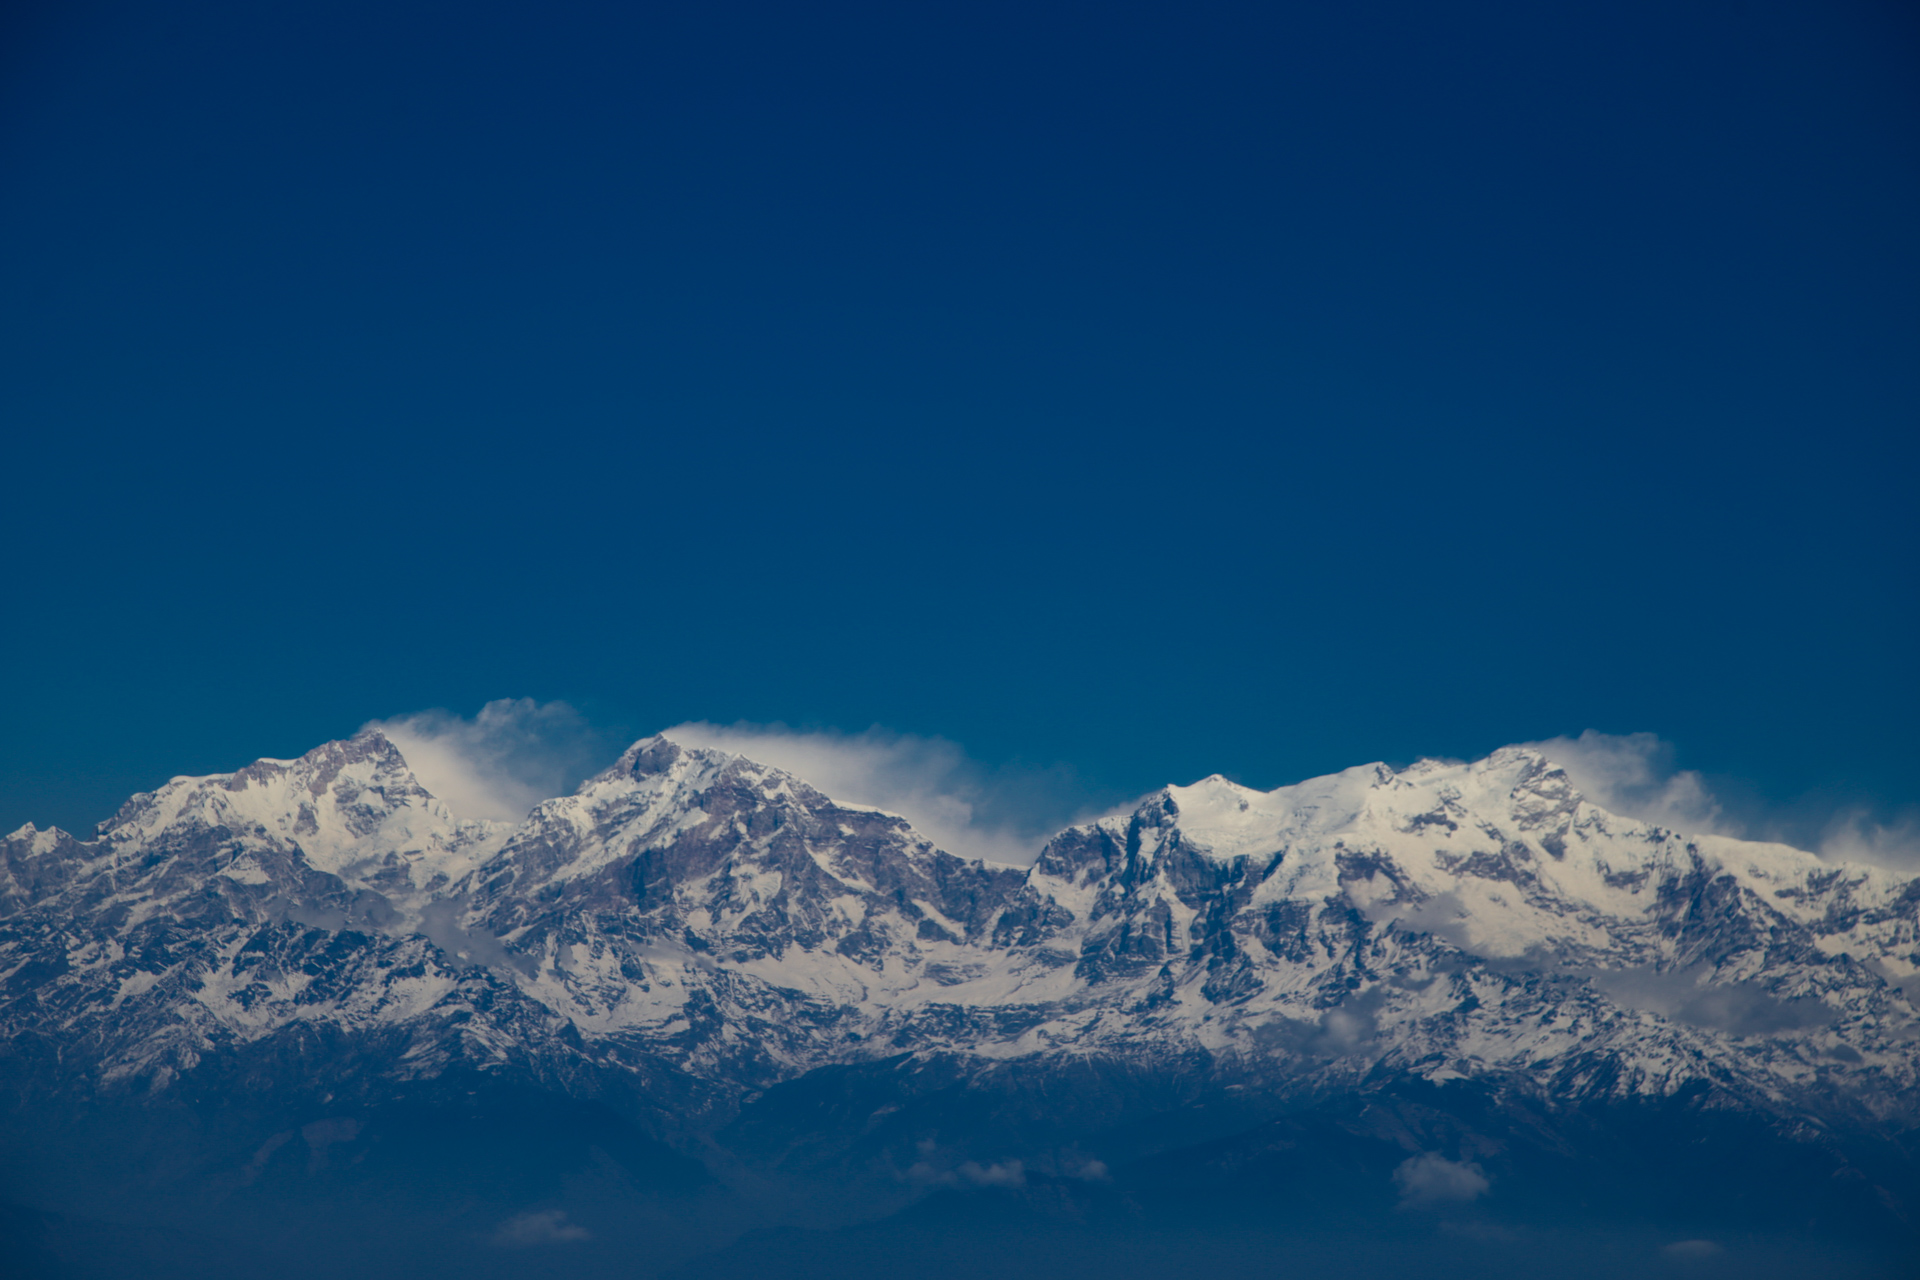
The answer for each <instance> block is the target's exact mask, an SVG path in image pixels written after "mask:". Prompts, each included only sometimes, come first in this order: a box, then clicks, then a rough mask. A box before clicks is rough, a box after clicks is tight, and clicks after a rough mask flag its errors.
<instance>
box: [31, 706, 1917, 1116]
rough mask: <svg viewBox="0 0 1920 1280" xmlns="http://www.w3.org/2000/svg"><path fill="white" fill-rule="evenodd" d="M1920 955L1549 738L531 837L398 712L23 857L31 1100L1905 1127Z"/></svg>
mask: <svg viewBox="0 0 1920 1280" xmlns="http://www.w3.org/2000/svg"><path fill="white" fill-rule="evenodd" d="M1917 973H1920V881H1907V880H1902V879H1901V878H1900V877H1897V876H1894V875H1891V874H1889V873H1887V872H1884V871H1881V870H1877V869H1873V868H1866V867H1849V866H1839V865H1833V864H1828V863H1825V862H1822V861H1820V860H1819V859H1817V858H1815V857H1813V856H1812V855H1810V854H1806V853H1802V852H1800V851H1797V850H1792V849H1789V848H1785V847H1783V846H1777V845H1762V844H1751V843H1745V842H1739V841H1733V840H1727V839H1722V838H1717V837H1705V836H1701V837H1688V836H1686V835H1683V834H1681V833H1677V832H1673V831H1669V830H1666V829H1664V828H1660V827H1656V826H1651V825H1648V824H1645V823H1641V822H1637V821H1633V820H1630V819H1626V818H1622V817H1620V816H1618V815H1615V814H1611V813H1608V812H1606V811H1605V810H1602V809H1600V808H1597V807H1595V806H1594V805H1592V804H1591V803H1589V802H1588V801H1587V800H1585V799H1584V798H1583V797H1581V796H1580V795H1579V794H1578V792H1577V791H1576V790H1575V789H1574V788H1573V786H1572V784H1571V783H1570V781H1569V780H1568V778H1567V776H1566V775H1565V774H1564V773H1563V772H1562V771H1561V770H1559V769H1558V768H1556V767H1555V766H1554V765H1553V764H1552V763H1551V761H1549V760H1547V759H1546V758H1545V757H1543V756H1541V755H1540V754H1539V753H1538V752H1535V751H1531V750H1528V749H1522V748H1507V749H1504V750H1502V751H1499V752H1496V753H1494V754H1493V755H1492V756H1489V757H1488V758H1486V759H1485V760H1481V761H1477V762H1473V763H1470V764H1453V763H1444V762H1434V761H1423V762H1420V763H1418V764H1415V765H1413V766H1411V767H1409V768H1407V769H1404V770H1399V771H1395V770H1392V769H1388V768H1386V767H1384V766H1380V765H1369V766H1363V767H1361V768H1357V769H1350V770H1347V771H1345V772H1342V773H1339V774H1335V775H1332V776H1330V777H1326V778H1320V779H1314V780H1311V781H1308V782H1303V783H1300V784H1298V785H1296V786H1292V787H1283V788H1280V789H1278V790H1275V791H1272V792H1257V791H1253V790H1251V789H1248V788H1244V787H1239V786H1237V785H1236V784H1234V783H1231V782H1229V781H1227V780H1225V779H1223V778H1219V777H1213V778H1208V779H1204V780H1202V781H1201V782H1198V783H1195V784H1194V785H1192V786H1189V787H1180V786H1171V787H1167V788H1164V789H1162V790H1161V791H1159V792H1156V793H1154V794H1152V795H1150V796H1148V797H1146V798H1145V799H1144V800H1142V801H1141V802H1139V803H1138V804H1137V805H1136V806H1134V807H1133V808H1132V809H1131V811H1129V812H1127V813H1124V814H1120V815H1117V816H1114V817H1109V818H1105V819H1102V820H1100V821H1098V822H1094V823H1090V824H1086V825H1082V826H1076V827H1072V828H1070V829H1068V830H1066V831H1063V832H1061V833H1060V834H1059V835H1057V836H1056V837H1054V838H1053V839H1052V840H1051V841H1050V842H1049V843H1048V844H1047V845H1046V847H1045V849H1044V850H1043V851H1042V852H1041V854H1040V856H1039V858H1038V860H1037V861H1036V862H1035V863H1034V864H1033V866H1032V867H1030V868H1018V867H1007V866H997V865H992V864H987V863H982V862H972V861H967V860H964V859H961V858H957V857H954V856H953V855H951V854H948V853H946V852H943V851H941V850H939V849H937V848H935V847H934V846H933V845H932V844H930V843H929V842H928V841H927V840H925V839H924V838H922V837H921V836H920V835H919V834H918V833H916V832H915V831H914V830H913V829H912V827H911V826H910V825H909V824H908V823H907V822H906V821H905V820H903V819H901V818H898V817H895V816H893V815H889V814H884V813H880V812H876V811H873V810H870V809H865V808H861V807H857V806H850V805H843V804H838V803H836V802H834V801H833V800H832V799H830V798H829V797H827V796H825V795H823V794H821V793H820V792H819V791H818V790H816V789H814V788H813V787H811V786H809V785H808V784H806V783H805V782H803V781H801V780H800V779H798V778H796V777H794V776H792V775H791V774H787V773H783V772H781V771H779V770H776V769H771V768H768V767H765V766H762V765H759V764H756V763H754V762H752V761H750V760H747V759H744V758H742V757H739V756H733V755H729V754H726V753H724V752H718V751H711V750H702V749H694V748H689V747H686V746H682V745H680V744H678V743H675V742H673V741H671V740H670V739H667V738H665V737H654V738H649V739H645V740H643V741H641V742H639V743H636V744H635V745H634V746H633V747H632V748H630V749H629V750H628V751H627V752H625V753H624V754H623V755H622V756H621V758H620V759H619V760H618V761H617V762H616V763H615V764H614V765H613V766H612V767H611V768H609V769H608V770H606V771H605V772H603V773H602V774H600V775H598V776H597V777H595V778H592V779H590V780H589V781H587V782H586V783H585V784H583V785H582V786H581V787H580V788H579V789H578V791H576V792H575V793H574V794H573V795H571V796H566V797H561V798H557V799H554V800H549V801H546V802H544V803H542V804H540V805H539V806H537V807H536V808H535V809H534V810H533V811H532V812H531V813H530V814H529V815H528V817H527V819H526V820H525V821H524V822H522V823H520V824H517V825H509V824H500V823H490V822H463V821H459V820H457V819H456V818H455V816H454V815H453V814H452V813H451V812H450V811H449V810H448V809H447V807H446V806H445V805H444V804H443V803H441V802H440V801H439V800H437V799H436V798H434V797H433V796H432V795H430V794H429V793H428V792H427V791H426V789H425V788H423V787H422V786H421V785H420V783H419V782H418V780H417V779H416V778H415V777H414V776H413V774H412V772H411V771H410V770H409V769H408V767H407V765H406V762H405V760H404V758H403V756H402V755H401V753H400V751H399V750H398V748H396V747H395V746H394V744H393V743H392V742H390V741H388V740H387V739H386V738H384V737H382V736H381V735H379V734H378V733H374V732H369V733H364V734H362V735H360V736H358V737H356V738H353V739H350V740H347V741H344V742H336V743H329V744H327V745H325V746H323V747H320V748H318V749H316V750H315V751H312V752H309V753H308V754H307V755H305V756H303V757H301V758H300V759H298V760H293V761H271V760H263V761H260V762H258V763H256V764H254V765H252V766H249V767H248V768H247V769H243V770H241V771H239V772H237V773H234V774H231V775H222V776H217V777H211V778H199V779H176V780H174V781H173V782H171V783H169V784H168V785H167V786H165V787H162V788H160V789H159V790H158V791H155V792H153V793H151V794H147V795H141V796H136V797H134V798H133V799H132V800H130V801H129V802H128V803H127V805H126V806H124V807H123V808H122V809H121V811H120V812H119V813H118V814H116V815H115V816H114V817H113V818H112V819H110V820H109V821H108V822H106V823H103V824H102V826H101V828H100V831H99V833H98V834H97V835H96V837H95V838H94V839H92V840H87V841H82V840H78V839H76V838H74V837H73V836H71V835H69V834H67V833H65V832H60V831H39V830H36V829H35V828H33V827H31V826H29V827H23V828H22V829H21V830H19V831H16V832H14V833H12V834H11V835H9V836H7V837H5V838H4V840H0V1032H4V1036H5V1039H6V1040H7V1041H8V1042H9V1043H10V1044H11V1045H12V1046H13V1048H12V1049H11V1051H10V1052H11V1055H12V1057H13V1058H14V1067H13V1070H12V1073H11V1075H12V1079H13V1081H14V1087H15V1089H16V1091H17V1092H19V1093H20V1094H21V1096H26V1095H29V1094H32V1093H33V1092H34V1091H35V1090H42V1091H44V1090H47V1089H53V1090H56V1091H59V1092H62V1093H66V1094H73V1093H75V1091H80V1092H87V1091H95V1092H101V1093H105V1094H114V1095H123V1096H124V1095H136V1094H138V1095H145V1096H151V1097H163V1096H166V1095H167V1094H168V1093H169V1092H170V1091H173V1090H176V1089H178V1088H180V1087H182V1084H183V1082H186V1081H190V1080H191V1079H192V1078H193V1077H194V1075H195V1073H196V1072H199V1071H202V1070H203V1069H204V1066H205V1064H207V1063H209V1061H218V1060H220V1059H222V1057H223V1056H231V1055H233V1054H235V1053H238V1052H242V1051H248V1050H250V1049H257V1048H258V1047H259V1046H262V1045H268V1044H272V1043H275V1042H276V1041H277V1040H280V1039H284V1038H286V1037H289V1036H296V1035H313V1034H317V1033H319V1032H322V1031H324V1032H325V1033H326V1034H328V1035H332V1036H336V1037H343V1038H345V1039H346V1040H350V1041H352V1040H356V1038H357V1040H358V1041H359V1042H364V1043H366V1044H368V1045H375V1044H377V1046H378V1049H377V1051H375V1052H371V1053H369V1054H363V1055H362V1061H363V1066H362V1068H361V1069H362V1070H364V1071H366V1072H369V1073H373V1074H377V1075H379V1076H381V1077H383V1078H386V1079H388V1080H391V1081H394V1082H400V1083H404V1082H406V1081H409V1080H412V1081H418V1080H424V1079H431V1078H434V1077H436V1076H438V1075H440V1074H442V1073H444V1072H446V1071H448V1070H450V1069H452V1068H453V1067H455V1066H456V1065H457V1066H461V1067H465V1068H470V1069H472V1070H475V1071H480V1072H494V1073H498V1074H502V1075H516V1076H523V1077H525V1078H527V1079H529V1080H534V1081H539V1082H543V1083H544V1084H548V1085H554V1084H558V1085H559V1086H560V1087H563V1088H566V1087H573V1085H572V1084H569V1083H568V1082H576V1083H577V1082H579V1081H581V1080H585V1079H588V1078H601V1079H604V1078H607V1077H609V1076H616V1077H617V1076H621V1075H622V1074H623V1073H624V1074H626V1075H629V1076H633V1075H638V1076H646V1075H647V1073H649V1072H657V1071H662V1070H665V1071H670V1072H674V1073H679V1074H681V1075H683V1076H685V1077H686V1078H688V1079H691V1080H694V1081H698V1082H700V1083H701V1086H702V1087H703V1088H707V1089H710V1090H712V1091H714V1093H715V1095H716V1096H740V1095H743V1094H745V1093H748V1092H751V1091H755V1090H761V1089H765V1088H767V1087H769V1086H772V1085H775V1084H778V1083H779V1082H781V1081H784V1080H792V1079H795V1078H797V1077H800V1076H802V1075H805V1074H806V1073H807V1072H809V1071H812V1070H816V1069H819V1068H822V1067H826V1066H832V1065H835V1064H860V1063H870V1062H877V1061H883V1060H887V1059H891V1058H896V1057H899V1056H901V1055H908V1056H909V1057H912V1058H916V1059H927V1058H933V1057H947V1058H958V1059H962V1060H967V1061H975V1062H980V1063H1016V1062H1017V1063H1026V1064H1045V1063H1048V1062H1058V1063H1062V1064H1068V1063H1084V1062H1089V1061H1108V1062H1116V1063H1130V1064H1137V1065H1141V1066H1144V1067H1156V1068H1159V1067H1164V1068H1169V1069H1172V1068H1177V1069H1179V1070H1185V1071H1198V1072H1203V1073H1208V1074H1210V1075H1211V1076H1213V1077H1214V1078H1217V1079H1219V1080H1221V1081H1226V1080H1229V1079H1231V1080H1233V1081H1237V1082H1240V1083H1238V1084H1236V1085H1234V1086H1232V1087H1243V1088H1244V1087H1253V1088H1258V1089H1265V1090H1271V1091H1278V1092H1285V1091H1301V1092H1312V1091H1322V1092H1324V1091H1326V1090H1330V1089H1339V1088H1344V1087H1351V1086H1354V1085H1356V1084H1359V1083H1360V1082H1364V1081H1368V1080H1379V1079H1381V1078H1383V1077H1388V1076H1392V1077H1402V1078H1407V1079H1412V1080H1420V1081H1426V1082H1430V1083H1436V1084H1439V1083H1445V1082H1447V1081H1453V1080H1470V1081H1478V1082H1482V1083H1485V1084H1487V1085H1488V1086H1489V1087H1492V1088H1497V1089H1501V1090H1507V1091H1511V1092H1514V1093H1515V1094H1517V1095H1524V1096H1526V1097H1528V1098H1533V1099H1539V1100H1543V1101H1545V1102H1547V1103H1550V1104H1565V1105H1574V1104H1579V1103H1582V1102H1584V1101H1590V1100H1594V1099H1606V1098H1616V1099H1618V1098H1635V1097H1645V1098H1659V1097H1665V1096H1671V1095H1674V1094H1676V1093H1678V1092H1680V1091H1683V1090H1688V1089H1701V1088H1705V1089H1708V1090H1710V1091H1711V1092H1712V1093H1713V1095H1714V1096H1716V1097H1719V1098H1721V1099H1723V1100H1724V1101H1725V1103H1726V1104H1727V1105H1735V1106H1742V1107H1747V1108H1751V1109H1754V1110H1756V1111H1762V1112H1766V1113H1769V1114H1774V1115H1777V1116H1780V1117H1783V1118H1787V1119H1790V1120H1791V1121H1792V1122H1794V1123H1805V1124H1812V1125H1815V1126H1834V1125H1839V1126H1849V1125H1851V1126H1858V1127H1866V1128H1883V1127H1888V1126H1891V1127H1893V1128H1898V1129H1905V1128H1908V1127H1911V1126H1913V1125H1914V1123H1915V1120H1916V1116H1915V1106H1916V1104H1915V1102H1914V1099H1915V1098H1916V1097H1920V1087H1916V1086H1920V1079H1917V1078H1916V1076H1917V1075H1920V1018H1916V1014H1915V1009H1914V1004H1913V1002H1912V1000H1911V998H1910V993H1911V992H1913V991H1915V990H1916V988H1915V987H1914V986H1913V985H1912V984H1913V983H1914V979H1915V975H1916V974H1917ZM1223 1087H1224V1086H1223Z"/></svg>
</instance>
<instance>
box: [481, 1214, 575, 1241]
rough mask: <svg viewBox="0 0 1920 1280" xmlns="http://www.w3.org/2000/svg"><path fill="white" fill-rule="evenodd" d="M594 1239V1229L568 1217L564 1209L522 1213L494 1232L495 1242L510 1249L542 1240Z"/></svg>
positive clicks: (509, 1219) (502, 1224)
mask: <svg viewBox="0 0 1920 1280" xmlns="http://www.w3.org/2000/svg"><path fill="white" fill-rule="evenodd" d="M591 1239H593V1233H592V1232H591V1231H588V1230H587V1229H586V1228H585V1227H582V1226H579V1225H577V1224H575V1223H572V1222H568V1221H567V1214H566V1210H564V1209H546V1210H543V1211H541V1212H539V1213H523V1214H520V1215H519V1216H518V1217H513V1218H508V1219H507V1220H506V1221H505V1222H503V1223H501V1224H500V1225H499V1226H498V1227H496V1228H495V1229H494V1232H493V1243H495V1244H496V1245H500V1246H502V1247H503V1248H509V1249H525V1248H527V1247H529V1246H531V1245H539V1244H575V1243H578V1242H579V1241H581V1240H591Z"/></svg>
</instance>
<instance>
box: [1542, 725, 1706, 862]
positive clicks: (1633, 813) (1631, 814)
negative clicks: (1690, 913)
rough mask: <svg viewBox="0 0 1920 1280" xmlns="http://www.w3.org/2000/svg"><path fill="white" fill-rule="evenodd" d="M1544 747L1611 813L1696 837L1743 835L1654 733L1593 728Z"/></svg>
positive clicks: (1700, 780)
mask: <svg viewBox="0 0 1920 1280" xmlns="http://www.w3.org/2000/svg"><path fill="white" fill-rule="evenodd" d="M1526 745H1528V746H1531V747H1536V748H1538V749H1539V750H1540V751H1541V752H1542V753H1543V754H1544V755H1545V756H1546V757H1547V758H1548V759H1549V760H1551V761H1553V762H1554V763H1555V764H1557V765H1559V766H1560V767H1561V768H1562V769H1564V770H1566V772H1567V776H1568V777H1569V778H1571V779H1572V780H1573V785H1574V787H1575V788H1576V789H1578V790H1579V792H1580V794H1582V795H1584V796H1585V797H1586V798H1587V799H1588V800H1591V801H1592V802H1593V803H1594V804H1597V805H1599V806H1600V807H1601V808H1602V809H1605V810H1607V811H1608V812H1609V813H1617V814H1620V815H1621V816H1622V817H1627V818H1638V819H1640V820H1641V821H1642V822H1652V823H1657V824H1658V825H1660V826H1663V827H1671V828H1673V829H1674V830H1676V831H1684V832H1687V833H1688V834H1690V835H1723V836H1737V835H1739V834H1741V832H1740V829H1739V828H1738V826H1737V825H1735V824H1734V823H1732V822H1730V821H1728V819H1727V817H1726V815H1725V813H1724V812H1723V811H1722V809H1721V806H1720V802H1719V800H1717V799H1715V798H1714V795H1713V793H1712V792H1710V791H1709V790H1708V789H1707V784H1706V780H1705V779H1703V778H1702V777H1701V776H1700V775H1699V774H1698V773H1695V772H1694V771H1693V770H1691V769H1682V770H1678V771H1675V770H1674V768H1673V747H1672V746H1671V745H1669V744H1668V743H1665V742H1662V741H1661V740H1660V739H1659V738H1658V737H1656V736H1654V735H1653V734H1651V733H1626V734H1612V733H1599V732H1596V731H1595V730H1593V729H1588V730H1586V731H1585V732H1583V733H1582V734H1581V735H1580V736H1579V737H1577V738H1565V737H1562V738H1549V739H1547V740H1546V741H1545V742H1532V743H1527V744H1526Z"/></svg>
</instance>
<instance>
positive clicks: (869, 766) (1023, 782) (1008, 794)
mask: <svg viewBox="0 0 1920 1280" xmlns="http://www.w3.org/2000/svg"><path fill="white" fill-rule="evenodd" d="M666 736H667V737H669V738H671V739H673V740H674V741H675V742H678V743H681V744H683V745H685V746H690V747H710V748H713V749H715V750H720V751H730V752H733V753H735V754H736V755H742V756H745V757H747V758H748V759H749V760H754V761H757V762H759V763H760V764H766V765H772V766H773V767H774V768H776V769H784V770H786V771H787V772H788V773H791V774H793V775H795V776H796V777H798V778H801V779H803V780H804V781H806V782H808V783H810V784H812V785H813V786H814V787H816V788H818V789H819V790H820V791H822V792H825V793H826V794H827V795H829V796H832V797H833V798H834V799H835V800H839V801H843V802H846V803H851V804H857V805H866V806H868V807H870V808H874V809H884V810H885V811H887V812H888V813H896V814H899V815H900V816H901V817H903V818H905V819H907V821H909V822H911V823H912V824H913V826H914V829H915V830H916V831H919V832H920V833H921V834H922V835H924V836H926V837H927V839H929V840H931V841H933V843H934V844H936V845H938V846H939V847H940V848H942V849H945V850H946V851H947V852H949V853H955V854H959V855H960V856H961V857H966V858H985V859H987V860H988V861H990V862H1004V863H1012V864H1014V865H1016V866H1024V865H1026V864H1028V863H1031V862H1032V861H1033V860H1034V858H1035V857H1037V856H1039V853H1040V849H1041V847H1042V846H1043V845H1044V844H1045V843H1046V841H1047V838H1048V837H1050V836H1052V835H1054V834H1055V833H1056V832H1058V831H1059V830H1060V829H1061V828H1063V827H1066V826H1068V825H1069V824H1071V823H1073V822H1076V821H1084V820H1086V819H1087V818H1088V817H1091V816H1094V814H1095V813H1096V812H1097V811H1095V810H1092V809H1090V808H1089V806H1088V805H1087V802H1086V800H1085V798H1084V796H1083V795H1080V794H1077V793H1078V791H1079V788H1077V787H1076V786H1075V785H1074V783H1073V780H1072V778H1071V777H1070V776H1068V775H1067V774H1066V773H1065V771H1064V770H1061V769H1045V770H1022V769H1000V770H988V769H986V768H984V767H982V766H981V765H979V764H978V763H976V762H975V761H973V760H971V759H969V758H968V756H967V754H966V752H965V751H963V750H962V749H961V748H960V746H959V745H958V744H957V743H953V742H949V741H948V740H947V739H945V738H937V737H935V738H923V737H919V736H917V735H915V734H910V733H892V732H890V731H888V730H885V729H881V728H878V727H875V728H871V729H868V730H867V731H866V732H864V733H836V732H832V731H826V732H804V731H800V730H795V729H789V728H787V727H786V726H785V725H780V724H772V725H758V724H732V725H718V724H709V723H707V722H705V721H698V720H696V721H691V722H689V723H687V724H678V725H675V726H674V727H673V728H671V729H668V730H666Z"/></svg>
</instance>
